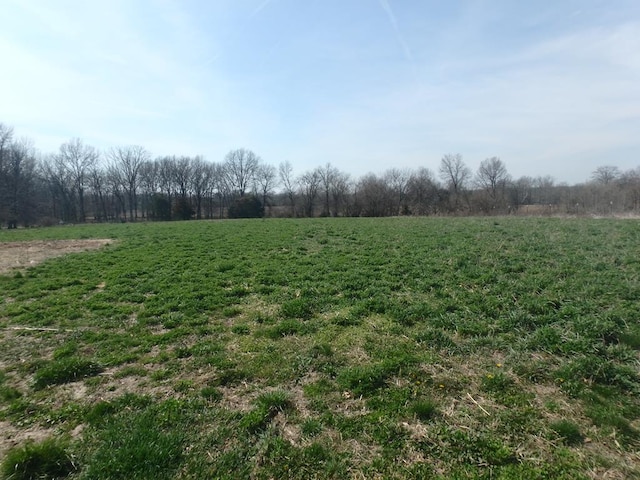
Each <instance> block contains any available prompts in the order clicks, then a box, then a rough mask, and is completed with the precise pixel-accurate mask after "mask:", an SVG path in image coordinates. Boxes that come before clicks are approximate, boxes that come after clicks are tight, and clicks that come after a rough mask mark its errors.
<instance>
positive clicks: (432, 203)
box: [407, 167, 439, 215]
mask: <svg viewBox="0 0 640 480" xmlns="http://www.w3.org/2000/svg"><path fill="white" fill-rule="evenodd" d="M407 198H408V201H409V205H410V209H411V213H413V214H416V215H430V214H433V213H436V212H437V210H438V201H439V196H438V183H437V181H436V179H435V177H434V176H433V173H432V172H431V170H429V169H428V168H424V167H421V168H419V169H418V170H417V171H415V172H413V173H412V174H411V176H410V177H409V181H408V182H407Z"/></svg>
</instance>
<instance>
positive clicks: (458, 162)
mask: <svg viewBox="0 0 640 480" xmlns="http://www.w3.org/2000/svg"><path fill="white" fill-rule="evenodd" d="M438 173H439V174H440V179H441V180H442V182H443V183H444V184H445V186H446V188H447V189H448V194H449V197H448V200H449V208H450V210H451V211H454V212H457V211H458V210H460V208H461V207H462V202H461V200H462V195H463V193H464V190H465V188H466V186H467V182H468V181H469V179H470V178H471V170H469V167H467V166H466V165H465V163H464V162H463V161H462V155H460V154H459V153H457V154H455V155H454V154H447V155H445V156H444V157H442V160H441V161H440V168H439V170H438Z"/></svg>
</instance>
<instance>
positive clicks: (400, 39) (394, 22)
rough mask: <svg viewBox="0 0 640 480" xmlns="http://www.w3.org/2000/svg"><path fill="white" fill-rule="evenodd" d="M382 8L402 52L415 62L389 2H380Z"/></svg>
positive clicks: (383, 0)
mask: <svg viewBox="0 0 640 480" xmlns="http://www.w3.org/2000/svg"><path fill="white" fill-rule="evenodd" d="M378 3H379V4H380V7H382V10H384V12H385V13H386V14H387V18H388V19H389V23H390V24H391V27H392V28H393V31H394V33H395V34H396V38H397V39H398V43H399V44H400V46H401V47H402V51H403V52H404V56H405V57H406V59H407V60H409V61H410V62H413V54H412V53H411V49H410V48H409V44H408V43H407V42H406V40H405V39H404V36H403V35H402V33H400V28H399V27H398V20H397V19H396V16H395V14H394V13H393V9H392V8H391V4H390V3H389V2H388V1H387V0H378Z"/></svg>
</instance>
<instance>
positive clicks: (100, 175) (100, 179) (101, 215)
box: [89, 166, 109, 221]
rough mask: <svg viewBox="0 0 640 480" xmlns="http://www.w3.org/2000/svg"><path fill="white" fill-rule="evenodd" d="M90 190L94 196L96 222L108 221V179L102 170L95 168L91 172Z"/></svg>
mask: <svg viewBox="0 0 640 480" xmlns="http://www.w3.org/2000/svg"><path fill="white" fill-rule="evenodd" d="M89 189H90V190H91V193H92V194H93V210H94V212H95V213H94V215H95V218H96V220H98V221H104V220H108V219H109V210H108V208H107V203H108V198H107V179H106V173H105V171H104V170H103V169H102V168H98V167H97V166H94V167H93V168H92V169H91V170H90V171H89Z"/></svg>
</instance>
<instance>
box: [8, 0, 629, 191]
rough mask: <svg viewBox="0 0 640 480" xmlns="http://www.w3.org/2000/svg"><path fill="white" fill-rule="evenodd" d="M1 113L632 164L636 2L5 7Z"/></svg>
mask: <svg viewBox="0 0 640 480" xmlns="http://www.w3.org/2000/svg"><path fill="white" fill-rule="evenodd" d="M0 18H1V19H2V28H1V29H0V59H1V60H0V65H1V66H0V122H2V123H4V124H5V125H9V126H11V127H13V128H14V132H15V135H16V137H27V138H29V139H31V140H33V142H34V145H35V147H36V148H37V149H38V150H39V151H40V152H42V153H43V154H47V153H54V152H56V151H57V150H58V149H59V147H60V145H61V144H63V143H65V142H68V141H69V140H70V139H72V138H80V139H82V140H83V142H85V143H86V144H88V145H92V146H94V147H96V148H98V149H101V150H103V151H106V150H107V149H109V148H111V147H116V146H126V145H141V146H143V147H145V148H146V149H147V150H148V151H149V152H150V153H151V155H152V156H153V157H156V156H162V155H189V156H194V155H202V156H204V158H205V159H206V160H209V161H212V162H221V161H223V160H224V156H225V155H226V154H227V153H228V152H229V151H231V150H234V149H237V148H246V149H250V150H252V151H253V152H255V153H256V154H257V155H259V156H260V157H261V158H262V160H263V161H264V162H266V163H270V164H273V165H278V164H279V163H280V162H283V161H289V162H291V164H292V165H293V168H294V173H296V174H302V173H304V172H305V171H308V170H311V169H313V168H315V167H317V166H321V165H325V164H326V163H331V164H332V165H333V166H335V167H337V168H339V169H340V170H342V171H344V172H347V173H349V174H351V175H352V176H353V177H355V178H357V177H360V176H362V175H364V174H367V173H369V172H373V173H377V174H378V173H380V174H381V173H383V172H384V171H385V170H387V169H389V168H410V169H416V168H418V167H426V168H429V169H430V170H432V171H433V172H434V173H436V175H437V171H438V167H439V165H440V160H441V158H442V157H443V155H445V154H449V153H453V154H456V153H459V154H461V155H462V157H463V160H464V162H465V163H466V164H467V166H468V167H469V168H470V169H471V170H472V171H474V172H475V171H476V170H477V168H478V166H479V164H480V162H481V161H482V160H484V159H486V158H489V157H494V156H496V157H499V158H500V159H501V160H502V161H503V162H504V164H505V165H506V167H507V170H508V171H509V173H510V174H511V175H512V177H514V178H519V177H521V176H525V175H526V176H531V177H537V176H546V175H551V176H552V177H554V179H556V181H557V182H566V183H569V184H574V183H581V182H584V181H587V180H588V179H589V177H590V175H591V173H592V172H593V171H594V170H595V169H596V168H597V167H599V166H603V165H614V166H617V167H619V168H620V169H621V170H623V171H624V170H628V169H632V168H637V167H640V1H638V0H607V1H600V0H534V1H530V2H524V1H520V0H459V1H456V0H450V1H445V0H1V1H0Z"/></svg>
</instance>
